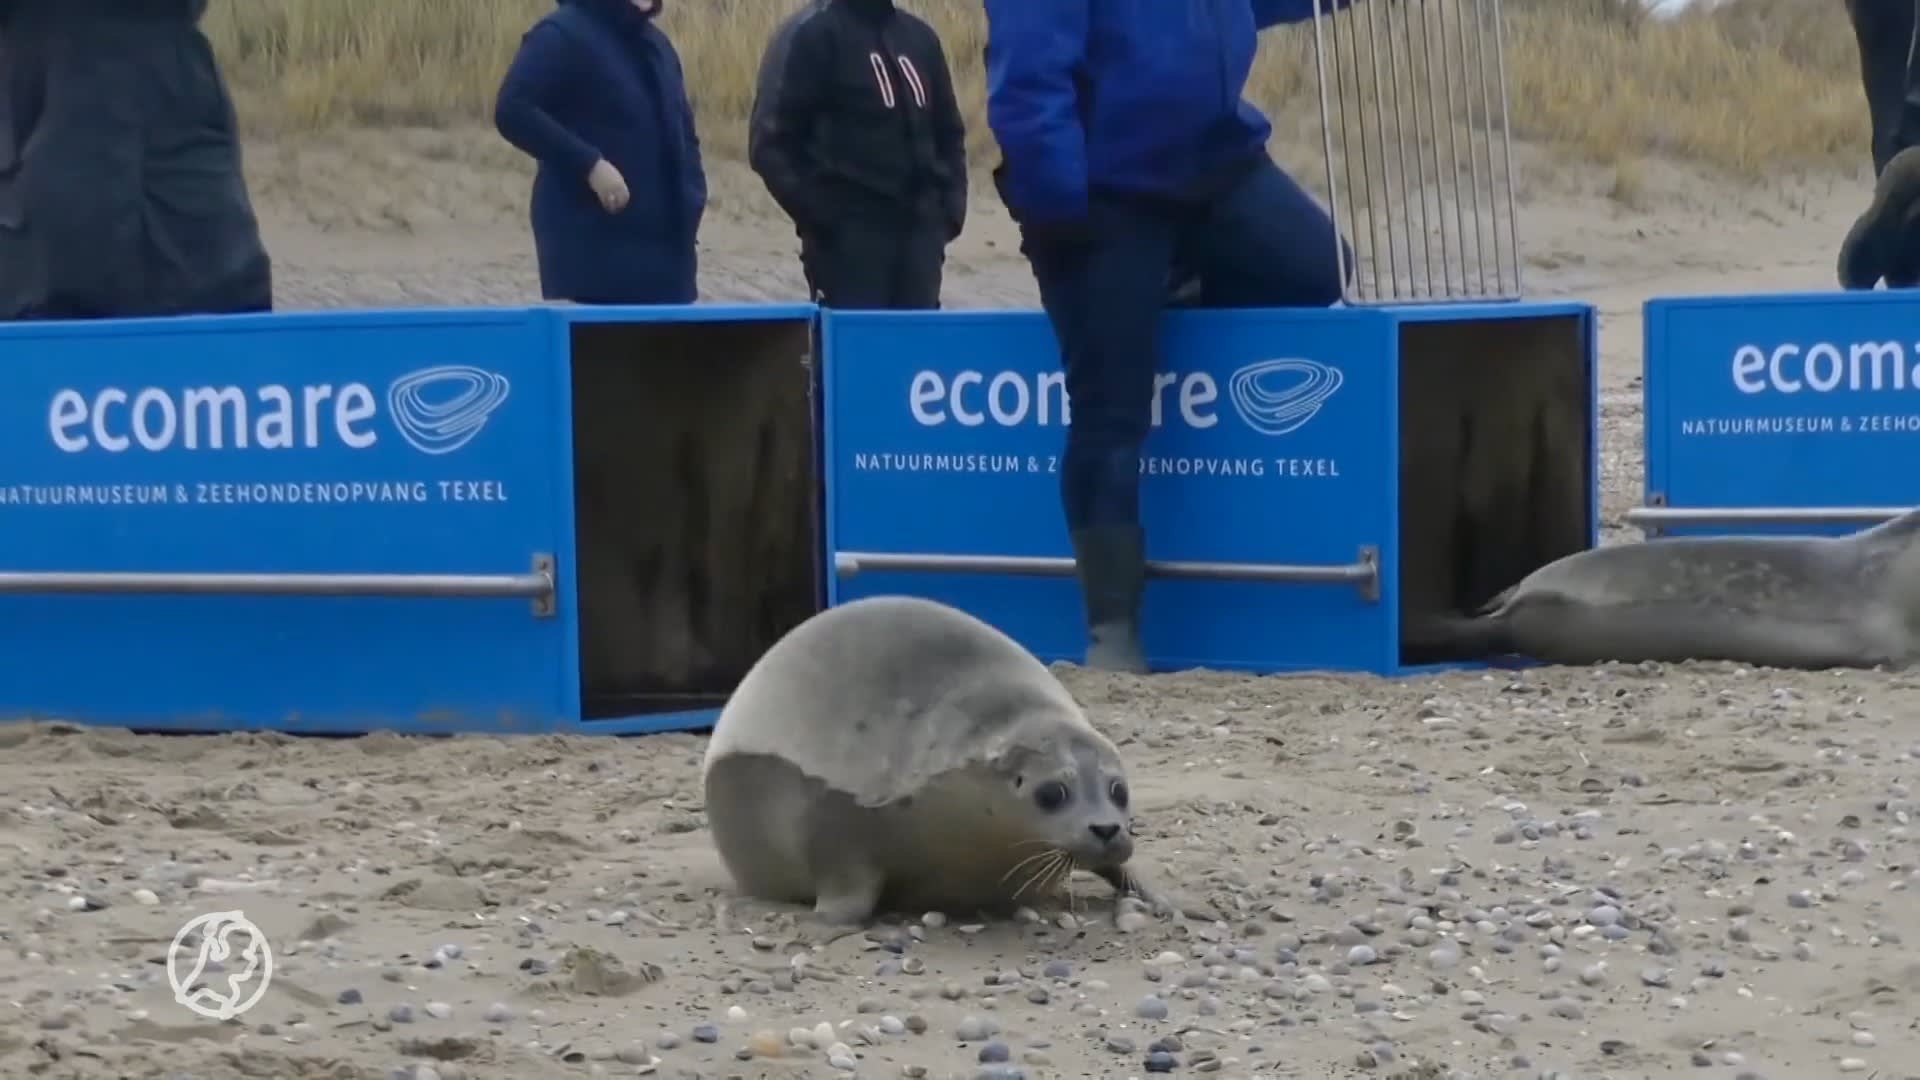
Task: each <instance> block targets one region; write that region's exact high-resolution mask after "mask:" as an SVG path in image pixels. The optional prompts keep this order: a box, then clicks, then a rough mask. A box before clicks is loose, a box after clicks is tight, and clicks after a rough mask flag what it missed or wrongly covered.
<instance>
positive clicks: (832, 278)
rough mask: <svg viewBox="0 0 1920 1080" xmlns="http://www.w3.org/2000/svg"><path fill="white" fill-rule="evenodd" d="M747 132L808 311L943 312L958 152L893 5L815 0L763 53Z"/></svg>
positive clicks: (945, 90) (925, 43) (940, 59)
mask: <svg viewBox="0 0 1920 1080" xmlns="http://www.w3.org/2000/svg"><path fill="white" fill-rule="evenodd" d="M750 124H751V126H750V128H749V132H748V140H747V148H748V149H747V157H748V160H749V161H750V162H751V164H752V166H753V170H754V171H755V172H756V173H758V174H760V178H761V179H762V180H763V181H765V182H766V185H767V190H768V192H770V193H771V194H772V195H773V197H774V200H775V201H776V202H778V203H779V204H780V207H781V209H783V210H785V211H786V212H787V215H788V216H789V217H791V218H792V219H793V224H794V231H795V232H796V233H798V234H799V236H800V262H801V266H802V268H803V269H804V270H805V271H806V275H807V285H808V288H809V289H811V290H812V292H813V297H814V299H815V300H816V301H817V302H819V303H821V304H825V305H828V306H831V307H839V308H896V309H902V308H919V309H925V308H937V307H939V306H940V281H941V270H942V265H943V264H944V263H945V261H946V247H947V244H948V243H949V242H950V241H952V240H953V238H954V237H956V236H959V235H960V229H961V227H962V226H963V225H965V224H966V216H967V151H966V124H965V122H964V121H963V120H962V119H961V118H960V105H959V102H958V101H957V100H955V98H954V92H953V77H952V74H951V72H950V71H949V70H948V67H947V57H946V52H945V50H944V49H943V48H942V47H941V45H940V38H939V36H938V35H937V34H935V33H934V31H933V28H932V27H931V26H928V25H927V24H926V23H925V22H923V21H922V20H920V19H918V18H916V17H914V16H913V15H911V14H908V13H907V12H904V11H900V10H898V9H896V8H895V7H894V6H893V0H814V2H813V3H811V4H809V5H808V6H807V7H806V8H803V9H802V10H801V11H799V12H798V13H796V14H795V15H793V16H792V17H791V18H789V19H788V20H787V21H786V22H785V23H783V24H781V26H780V28H779V29H778V30H777V31H775V33H774V35H773V38H772V39H771V40H770V41H769V42H768V43H767V49H766V53H765V55H764V56H763V57H762V59H761V63H760V78H759V85H758V87H757V88H756V90H755V94H754V102H753V116H752V120H751V121H750Z"/></svg>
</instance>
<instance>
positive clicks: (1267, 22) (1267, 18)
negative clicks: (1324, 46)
mask: <svg viewBox="0 0 1920 1080" xmlns="http://www.w3.org/2000/svg"><path fill="white" fill-rule="evenodd" d="M1322 6H1326V7H1328V8H1330V9H1331V11H1343V10H1345V9H1346V8H1349V7H1351V6H1353V0H1332V3H1331V4H1328V3H1327V0H1253V24H1254V25H1255V26H1258V27H1259V28H1260V29H1262V30H1265V29H1266V28H1268V27H1270V26H1283V25H1287V24H1290V23H1297V22H1305V21H1307V20H1308V19H1311V18H1313V15H1314V12H1315V11H1317V10H1318V9H1319V8H1321V7H1322Z"/></svg>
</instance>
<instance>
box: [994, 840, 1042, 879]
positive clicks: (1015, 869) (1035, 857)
mask: <svg viewBox="0 0 1920 1080" xmlns="http://www.w3.org/2000/svg"><path fill="white" fill-rule="evenodd" d="M1052 854H1054V849H1053V848H1051V847H1049V848H1048V849H1047V850H1045V851H1041V852H1036V853H1034V854H1032V855H1029V856H1027V857H1026V858H1024V859H1021V860H1020V861H1019V862H1017V863H1014V864H1013V865H1012V866H1011V867H1008V868H1007V872H1006V873H1004V874H1001V875H1000V880H1001V881H1003V882H1004V881H1006V880H1007V879H1008V878H1010V877H1012V876H1013V875H1015V874H1017V873H1019V872H1020V868H1021V867H1023V866H1027V865H1029V864H1031V863H1034V862H1037V861H1039V860H1041V859H1044V858H1047V857H1048V856H1050V855H1052Z"/></svg>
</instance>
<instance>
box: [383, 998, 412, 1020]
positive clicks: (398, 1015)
mask: <svg viewBox="0 0 1920 1080" xmlns="http://www.w3.org/2000/svg"><path fill="white" fill-rule="evenodd" d="M387 1019H389V1020H391V1021H393V1022H394V1023H396V1024H411V1023H413V1006H411V1005H409V1004H407V1003H406V1002H404V1001H403V1002H401V1003H400V1004H398V1005H395V1006H394V1007H392V1008H390V1009H388V1010H387Z"/></svg>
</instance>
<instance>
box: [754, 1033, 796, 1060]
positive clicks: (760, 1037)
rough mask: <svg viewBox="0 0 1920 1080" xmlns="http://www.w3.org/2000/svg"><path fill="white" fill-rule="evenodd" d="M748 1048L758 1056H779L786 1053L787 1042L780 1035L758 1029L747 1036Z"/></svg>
mask: <svg viewBox="0 0 1920 1080" xmlns="http://www.w3.org/2000/svg"><path fill="white" fill-rule="evenodd" d="M747 1049H748V1050H750V1051H752V1052H753V1056H754V1057H757V1058H773V1057H779V1056H780V1055H781V1054H784V1053H786V1049H787V1048H786V1044H785V1043H783V1042H781V1040H780V1036H778V1035H775V1034H774V1033H773V1032H771V1031H756V1032H754V1033H753V1034H752V1035H749V1036H748V1037H747Z"/></svg>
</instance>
